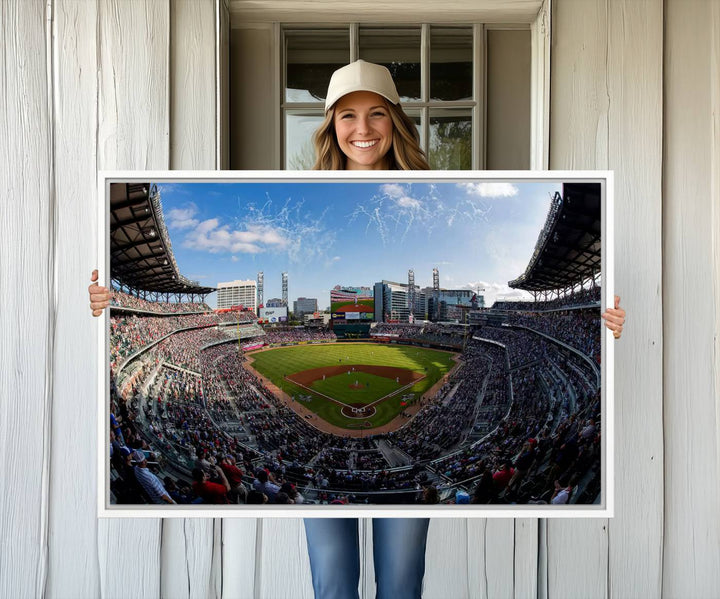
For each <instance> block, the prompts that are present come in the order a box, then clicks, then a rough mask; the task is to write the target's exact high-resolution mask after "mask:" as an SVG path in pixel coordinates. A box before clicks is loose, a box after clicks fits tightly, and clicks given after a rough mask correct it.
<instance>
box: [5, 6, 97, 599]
mask: <svg viewBox="0 0 720 599" xmlns="http://www.w3.org/2000/svg"><path fill="white" fill-rule="evenodd" d="M53 12H54V15H53V27H54V36H53V38H54V41H53V53H54V55H55V61H54V82H53V85H54V89H55V93H54V138H55V152H54V157H55V168H54V172H55V191H56V197H57V213H56V218H55V222H56V225H55V228H56V231H57V236H56V243H55V261H56V267H55V268H56V273H57V274H56V290H57V292H56V294H55V307H56V310H57V328H56V341H55V348H54V358H53V359H54V364H55V366H54V370H55V373H56V376H54V377H53V412H52V436H51V440H52V449H53V450H52V454H51V468H50V496H51V497H52V508H51V510H50V521H49V525H50V536H49V547H48V550H49V551H48V553H49V564H48V584H47V588H46V593H47V596H48V597H49V598H56V597H58V598H61V597H62V598H68V599H71V598H75V597H98V596H99V595H100V570H99V563H98V553H97V538H98V521H97V517H96V509H95V505H96V497H97V491H96V489H97V483H98V481H97V475H96V469H95V468H92V467H87V468H85V469H84V476H83V477H82V484H79V482H80V481H79V479H78V475H77V470H76V469H75V468H73V467H69V466H70V462H69V456H70V455H72V454H73V453H75V454H78V455H86V456H94V455H96V451H95V450H94V449H93V448H95V447H96V445H97V434H96V429H95V425H94V414H97V402H98V397H97V385H96V384H95V378H94V377H93V376H80V375H79V371H80V370H81V369H82V368H83V365H84V367H85V368H84V369H85V372H96V371H97V369H96V368H93V367H91V366H90V365H91V364H96V360H97V351H96V335H95V332H94V328H95V326H97V321H96V320H95V319H93V318H92V315H91V314H90V310H89V308H88V298H87V290H86V289H87V286H88V285H89V284H90V281H89V279H88V277H89V274H90V272H91V271H92V269H93V268H95V267H96V266H97V265H96V264H95V260H94V259H93V258H92V256H95V254H96V248H97V232H96V231H95V223H96V222H97V218H96V212H97V201H98V200H97V198H96V197H95V193H94V191H93V190H94V189H95V181H96V175H97V173H96V168H97V164H96V127H97V70H98V57H97V5H96V3H94V2H78V1H76V0H56V2H54V5H53ZM90 423H92V424H90ZM91 462H92V463H94V459H92V460H90V459H89V460H88V463H87V464H86V465H87V466H89V465H90V463H91ZM69 549H71V550H69ZM0 594H1V593H0Z"/></svg>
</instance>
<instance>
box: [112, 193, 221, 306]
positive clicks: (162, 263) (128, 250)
mask: <svg viewBox="0 0 720 599" xmlns="http://www.w3.org/2000/svg"><path fill="white" fill-rule="evenodd" d="M110 276H111V278H112V279H113V280H115V281H117V282H118V283H119V284H121V285H124V286H126V287H128V288H129V289H131V290H133V291H149V292H153V293H166V294H167V293H172V294H195V295H207V294H208V293H212V292H213V291H215V288H214V287H201V286H200V284H199V283H198V282H197V281H191V280H190V279H187V278H185V277H184V276H182V275H181V274H180V272H179V270H178V267H177V263H176V262H175V257H174V256H173V252H172V245H171V244H170V237H169V236H168V232H167V229H166V227H165V222H164V220H163V215H162V206H161V204H160V195H159V193H158V191H157V186H156V185H154V184H153V185H151V184H150V183H111V184H110Z"/></svg>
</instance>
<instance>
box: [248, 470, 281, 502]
mask: <svg viewBox="0 0 720 599" xmlns="http://www.w3.org/2000/svg"><path fill="white" fill-rule="evenodd" d="M253 488H254V489H255V490H256V491H259V492H260V493H264V494H265V495H267V497H268V501H269V502H270V503H275V499H276V497H277V494H278V492H279V491H280V487H279V486H278V485H276V484H275V483H274V482H271V481H270V480H269V478H268V473H267V470H265V469H263V468H259V469H258V471H257V472H256V473H255V480H254V481H253Z"/></svg>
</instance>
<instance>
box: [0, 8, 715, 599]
mask: <svg viewBox="0 0 720 599" xmlns="http://www.w3.org/2000/svg"><path fill="white" fill-rule="evenodd" d="M226 11H227V8H226V4H225V2H224V1H223V0H155V1H152V2H139V1H125V0H98V1H91V0H88V1H83V0H6V1H4V2H0V32H1V36H2V37H1V39H2V43H1V44H0V58H1V59H2V60H1V61H0V63H1V64H2V65H3V73H2V78H0V108H1V109H0V130H2V136H0V174H1V177H0V182H1V184H2V196H1V197H0V226H2V227H3V235H1V236H0V331H2V343H0V465H1V466H0V488H2V489H3V491H4V492H2V493H0V597H11V598H21V597H40V596H48V597H67V598H95V597H103V598H114V597H118V598H127V597H132V598H141V597H153V598H155V597H171V598H175V597H179V598H185V597H188V598H189V597H218V598H220V597H222V598H233V597H248V598H250V597H258V598H263V599H264V598H268V599H275V598H283V597H292V598H295V597H311V595H312V592H311V588H310V576H309V569H308V560H307V556H306V548H305V539H304V534H303V529H302V523H301V521H299V520H295V521H276V520H272V519H264V520H257V521H255V520H225V521H221V520H166V521H161V520H157V519H156V520H152V519H145V520H136V521H133V520H128V521H115V520H102V521H98V520H97V519H96V517H95V499H94V498H95V491H94V489H95V486H96V482H97V481H96V475H95V464H94V462H95V460H94V455H95V450H94V444H95V442H96V436H95V426H94V422H95V413H96V403H95V402H96V397H95V375H94V373H95V372H96V359H97V352H96V347H95V335H94V330H95V329H94V327H95V326H97V321H95V320H93V319H92V318H91V317H90V313H89V310H88V307H87V294H86V291H85V288H86V286H87V284H88V283H89V281H88V280H87V277H88V273H89V272H90V271H91V270H92V268H93V267H94V266H96V265H95V259H94V256H95V247H96V243H97V238H96V236H97V232H96V230H95V210H96V198H95V197H94V193H95V192H94V189H95V186H94V182H95V173H96V169H98V168H101V169H133V168H137V169H150V168H153V169H165V168H173V169H176V168H183V169H190V168H192V169H205V168H207V169H213V168H216V167H217V166H218V164H222V160H223V158H224V154H225V153H224V151H223V147H225V148H226V147H227V139H226V136H225V135H224V131H223V130H222V129H221V128H219V127H218V120H223V121H225V118H220V117H219V115H222V114H223V113H224V111H225V110H226V107H225V105H224V104H223V102H221V101H220V98H218V94H217V91H216V90H217V89H218V87H219V86H218V79H217V72H218V70H222V69H223V68H226V66H225V65H226V62H225V55H226V52H227V46H226V45H224V44H223V43H222V42H223V39H224V40H226V38H223V39H221V41H220V46H219V47H220V51H218V50H217V43H218V42H217V39H218V31H219V32H223V31H225V32H226V30H227V14H226ZM218 19H220V21H222V23H223V25H222V26H221V27H217V26H216V22H217V21H218ZM221 37H222V36H221ZM222 83H223V85H224V82H222ZM550 166H551V168H562V169H569V168H582V169H590V168H602V169H605V168H609V169H613V170H615V173H616V178H615V180H616V207H615V214H616V216H615V219H616V220H615V231H616V234H615V238H616V244H617V245H616V281H617V288H618V289H619V290H620V294H621V295H622V298H623V305H624V307H625V308H626V309H627V311H628V313H629V320H628V324H627V328H626V332H625V334H624V336H623V339H622V340H621V341H620V342H619V343H618V344H617V348H616V394H615V398H616V423H615V424H616V429H615V430H616V468H615V472H616V484H615V489H616V500H615V505H616V517H615V518H614V519H612V520H592V521H578V520H572V521H570V520H552V521H537V520H530V519H521V520H515V521H513V520H462V519H457V520H442V521H441V520H434V521H433V522H432V523H431V527H430V537H429V543H428V545H429V548H428V555H427V563H428V568H427V574H426V584H425V597H426V598H435V597H452V598H453V599H455V598H465V597H467V598H475V597H480V598H484V597H539V598H541V599H542V598H545V597H568V598H574V597H659V596H664V597H708V598H712V597H718V596H720V568H719V567H718V564H720V516H719V515H718V512H719V508H720V482H719V481H720V434H719V432H718V431H719V430H720V398H719V397H718V395H719V391H720V366H719V362H720V3H719V2H715V1H712V0H707V1H706V0H665V1H664V2H663V0H582V1H576V0H553V19H552V48H551V119H550ZM366 524H367V523H366ZM365 528H368V527H367V526H365ZM369 536H370V533H369V531H367V533H366V534H364V536H363V538H364V540H365V543H366V545H365V547H366V550H365V553H366V555H368V557H369V559H368V562H367V564H366V565H365V568H364V575H363V588H364V589H365V590H366V591H368V593H369V595H368V596H371V595H370V593H371V591H372V587H373V583H372V563H371V561H372V560H371V555H372V553H371V551H370V550H369V542H370V539H369Z"/></svg>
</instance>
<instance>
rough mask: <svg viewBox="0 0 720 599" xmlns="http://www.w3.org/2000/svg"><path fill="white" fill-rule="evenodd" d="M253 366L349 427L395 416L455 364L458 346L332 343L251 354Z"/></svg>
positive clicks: (382, 421) (323, 415) (325, 417)
mask: <svg viewBox="0 0 720 599" xmlns="http://www.w3.org/2000/svg"><path fill="white" fill-rule="evenodd" d="M248 356H249V358H250V361H251V363H250V366H251V368H253V369H255V370H256V371H257V372H258V373H259V374H261V375H262V376H263V377H265V378H267V379H268V380H269V381H270V382H271V383H272V384H273V385H275V386H277V387H278V388H280V389H281V390H282V391H284V392H285V393H287V394H288V395H289V396H290V397H291V398H292V400H293V401H297V402H301V404H302V405H303V406H304V407H305V408H307V409H309V410H311V411H313V412H315V414H317V415H318V416H319V417H320V418H322V419H323V420H325V421H327V422H328V423H330V424H333V425H336V426H338V427H341V428H345V429H353V430H357V429H361V428H374V427H378V426H382V425H383V424H386V423H388V422H390V421H391V420H392V419H393V418H395V417H396V416H397V415H398V414H399V413H400V412H402V411H403V410H405V409H406V407H407V406H409V405H412V403H413V402H414V401H417V400H418V399H419V398H420V396H421V395H422V394H423V393H425V392H426V391H428V390H429V389H430V388H431V387H432V386H433V385H435V384H436V383H437V382H438V381H439V380H440V379H441V378H442V377H443V376H444V375H446V374H447V373H448V372H449V371H450V369H451V368H452V367H453V366H454V365H455V361H454V360H453V357H454V356H455V354H453V353H452V352H446V351H438V350H434V349H427V348H421V347H414V346H405V345H380V344H375V343H328V344H322V345H302V346H293V347H281V348H275V349H270V350H265V351H258V352H253V353H251V354H248Z"/></svg>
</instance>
